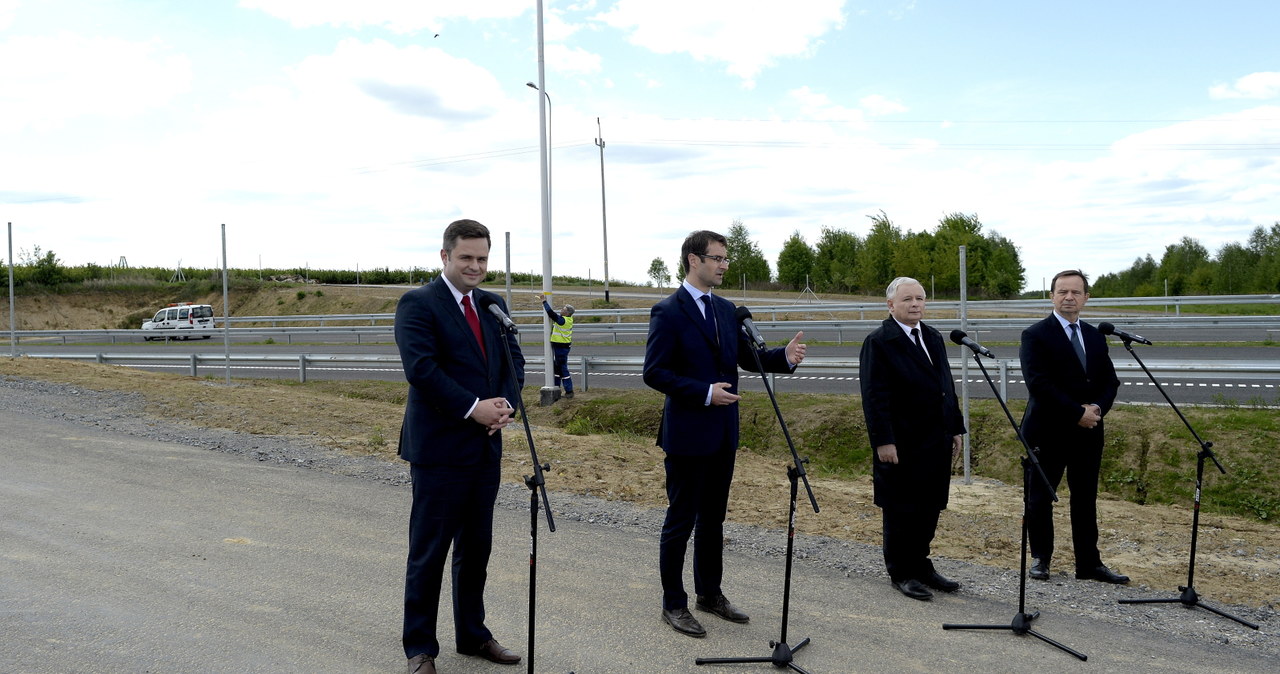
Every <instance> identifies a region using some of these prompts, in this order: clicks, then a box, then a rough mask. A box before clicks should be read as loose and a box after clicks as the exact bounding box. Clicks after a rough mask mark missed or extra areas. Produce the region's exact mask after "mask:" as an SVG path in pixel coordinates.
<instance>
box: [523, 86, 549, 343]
mask: <svg viewBox="0 0 1280 674" xmlns="http://www.w3.org/2000/svg"><path fill="white" fill-rule="evenodd" d="M524 85H525V86H526V87H529V88H530V89H533V90H534V91H537V92H539V93H541V94H542V96H543V97H544V98H546V99H547V125H546V126H547V154H546V163H547V178H546V185H545V187H544V189H546V191H547V220H548V221H550V220H551V182H552V180H551V155H552V150H553V149H555V146H554V144H553V143H552V142H551V117H552V115H551V94H549V93H547V92H545V91H543V90H542V89H539V88H538V85H536V84H534V83H533V82H525V83H524ZM548 320H549V319H548Z"/></svg>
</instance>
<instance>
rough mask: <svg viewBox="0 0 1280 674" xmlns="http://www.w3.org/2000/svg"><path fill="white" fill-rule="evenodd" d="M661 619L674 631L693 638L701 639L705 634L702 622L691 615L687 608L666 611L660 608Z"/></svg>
mask: <svg viewBox="0 0 1280 674" xmlns="http://www.w3.org/2000/svg"><path fill="white" fill-rule="evenodd" d="M662 619H663V620H664V621H666V623H667V624H668V625H670V626H671V628H672V629H674V630H675V631H677V632H679V633H681V634H684V635H687V636H691V637H693V638H695V639H701V638H702V637H705V636H707V631H706V630H705V629H703V628H702V623H700V622H698V619H697V618H695V617H693V614H692V613H690V612H689V609H687V608H678V609H673V610H670V611H668V610H667V609H665V608H664V609H662Z"/></svg>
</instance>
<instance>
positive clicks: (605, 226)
mask: <svg viewBox="0 0 1280 674" xmlns="http://www.w3.org/2000/svg"><path fill="white" fill-rule="evenodd" d="M596 147H599V148H600V228H601V229H602V230H603V231H604V301H605V303H606V304H607V303H608V302H609V219H608V217H607V215H606V213H607V212H606V210H605V205H604V132H602V131H601V130H600V118H599V117H596Z"/></svg>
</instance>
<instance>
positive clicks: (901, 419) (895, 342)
mask: <svg viewBox="0 0 1280 674" xmlns="http://www.w3.org/2000/svg"><path fill="white" fill-rule="evenodd" d="M885 297H886V298H887V302H888V305H889V314H890V316H889V318H886V319H885V320H884V323H882V324H881V325H880V327H878V328H876V329H875V331H874V332H872V333H871V334H870V335H868V336H867V338H866V339H865V340H864V341H863V342H862V352H861V354H860V356H859V359H858V378H859V386H860V387H861V390H862V412H863V414H864V416H865V417H866V420H867V435H868V437H869V438H870V440H871V447H872V449H873V450H874V452H873V455H872V459H871V460H872V486H873V488H874V490H875V503H876V505H877V506H879V507H880V515H881V518H882V520H883V527H884V564H885V567H886V569H887V570H888V571H889V581H890V582H892V583H893V586H894V587H896V588H897V589H898V591H899V592H901V593H902V594H904V595H906V596H908V597H911V598H912V599H920V600H928V599H932V598H933V593H932V592H930V591H929V588H933V589H935V590H942V591H943V592H954V591H956V590H957V589H959V588H960V583H957V582H955V581H954V580H950V579H948V578H946V577H944V576H943V575H942V574H940V573H938V572H937V571H936V570H935V569H934V568H933V562H932V561H931V560H930V559H929V544H930V543H932V542H933V536H934V533H935V531H937V528H938V516H939V514H941V512H942V510H944V509H945V508H946V507H947V496H948V493H949V491H950V489H951V460H952V459H953V458H955V456H956V455H957V454H959V453H960V448H961V442H962V438H961V436H963V435H964V432H965V430H964V418H963V417H962V416H961V414H960V405H959V404H958V403H957V402H956V386H955V380H954V379H953V378H952V376H951V365H950V363H949V362H948V361H947V349H946V345H945V344H944V343H943V341H942V335H941V334H939V333H938V331H937V330H936V329H934V328H933V327H931V326H928V325H925V324H924V323H923V322H921V319H922V318H924V305H925V293H924V286H922V285H921V284H920V282H919V281H917V280H915V279H913V278H908V277H905V276H901V277H898V278H896V279H894V280H893V281H892V282H891V283H890V284H889V287H888V288H886V289H885Z"/></svg>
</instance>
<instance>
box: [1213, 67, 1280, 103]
mask: <svg viewBox="0 0 1280 674" xmlns="http://www.w3.org/2000/svg"><path fill="white" fill-rule="evenodd" d="M1209 97H1210V98H1214V99H1229V98H1253V99H1258V100H1267V99H1272V98H1280V72H1261V73H1253V74H1251V75H1245V76H1244V77H1241V78H1240V79H1238V80H1236V81H1235V84H1218V85H1215V86H1213V87H1210V88H1209Z"/></svg>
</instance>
